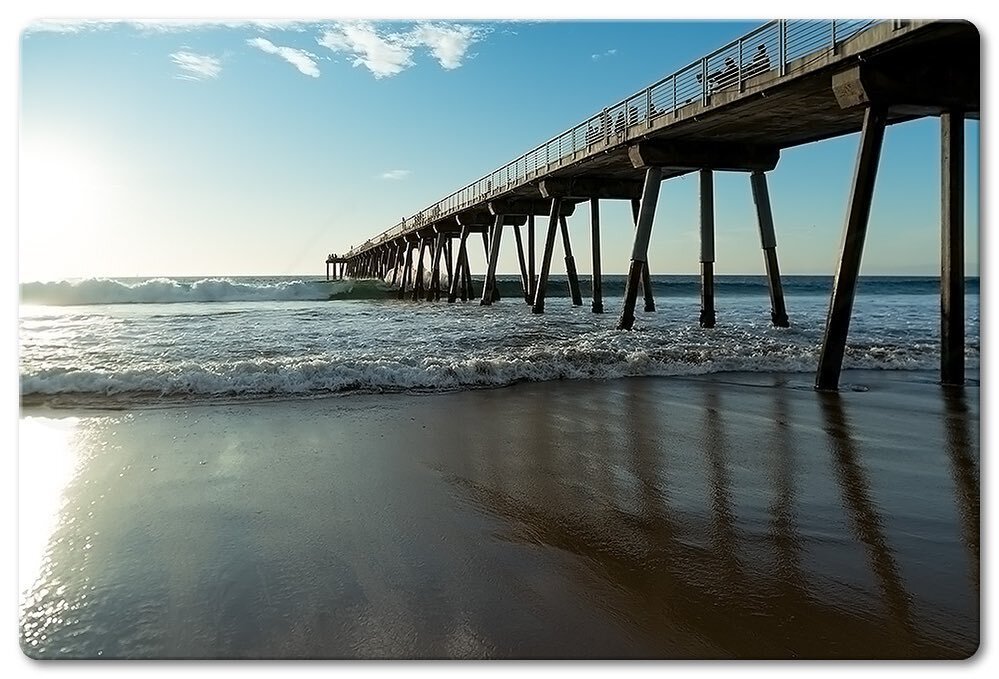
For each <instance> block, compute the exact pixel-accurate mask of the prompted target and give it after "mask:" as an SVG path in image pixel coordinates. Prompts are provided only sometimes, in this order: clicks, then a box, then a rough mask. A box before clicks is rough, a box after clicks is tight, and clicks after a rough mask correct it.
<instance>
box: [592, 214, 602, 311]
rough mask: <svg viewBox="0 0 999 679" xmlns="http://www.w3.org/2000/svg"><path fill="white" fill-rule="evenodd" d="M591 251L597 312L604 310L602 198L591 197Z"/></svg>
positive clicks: (594, 302)
mask: <svg viewBox="0 0 999 679" xmlns="http://www.w3.org/2000/svg"><path fill="white" fill-rule="evenodd" d="M590 251H591V253H592V254H593V282H592V283H591V287H592V288H593V306H592V310H593V313H595V314H602V313H603V312H604V298H603V281H602V280H601V275H600V199H599V198H590Z"/></svg>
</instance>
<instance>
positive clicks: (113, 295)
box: [19, 276, 979, 407]
mask: <svg viewBox="0 0 999 679" xmlns="http://www.w3.org/2000/svg"><path fill="white" fill-rule="evenodd" d="M623 286H624V281H623V277H620V276H608V277H606V279H605V282H604V294H605V298H604V306H605V309H606V311H607V313H604V314H594V313H592V312H591V311H590V308H589V303H590V302H589V300H588V299H586V295H587V294H589V290H588V286H587V285H586V284H585V281H584V286H583V295H584V306H582V307H576V308H573V307H572V306H571V304H570V300H569V299H568V297H567V294H566V284H565V281H564V278H562V279H560V278H559V277H554V278H553V279H552V280H551V281H550V283H549V290H550V293H549V298H550V299H549V302H548V304H547V305H546V308H545V313H544V314H543V315H535V314H532V313H531V312H530V307H529V306H528V305H527V304H526V303H525V302H524V299H523V296H522V293H521V291H520V283H519V278H518V277H512V276H502V277H500V290H501V294H502V295H503V299H502V300H501V301H500V302H498V303H496V304H494V305H492V306H487V307H482V306H480V305H479V304H478V301H477V300H475V301H471V302H465V303H461V302H458V303H455V304H448V303H447V302H446V301H443V300H442V301H439V302H431V303H427V302H418V303H414V302H412V301H410V300H399V299H398V298H397V295H396V293H395V291H394V290H392V289H391V288H390V286H389V285H387V284H386V283H385V282H384V281H350V280H347V281H325V280H322V279H314V278H308V277H233V278H225V277H208V278H193V279H183V278H177V279H172V278H152V279H118V280H113V279H88V280H82V281H61V282H32V283H24V284H22V285H21V306H20V318H19V322H20V329H19V364H20V391H21V397H22V401H23V402H25V403H50V404H53V405H72V406H99V407H105V406H109V405H112V406H113V405H116V404H117V405H129V404H133V403H143V404H150V403H151V404H165V405H169V404H174V403H187V402H192V401H195V402H202V401H213V400H246V399H250V400H254V399H268V398H281V397H321V396H329V395H340V396H344V395H349V394H352V393H371V392H400V391H449V390H461V389H469V388H483V387H501V386H505V385H509V384H513V383H516V382H521V381H543V380H559V379H594V378H595V379H608V378H617V377H626V376H640V375H691V374H701V373H713V372H728V371H753V372H770V371H782V372H802V373H808V372H811V371H813V370H814V368H815V365H816V362H817V356H818V351H819V346H820V344H821V333H822V328H823V326H824V323H825V316H826V312H827V309H828V300H829V290H830V287H831V279H830V278H829V277H826V276H787V277H785V279H784V289H785V295H786V300H787V307H788V313H789V316H790V319H791V327H790V328H786V329H777V328H773V327H771V325H770V313H769V309H770V308H769V299H768V297H767V287H766V280H765V279H764V278H763V277H762V276H722V277H719V278H718V281H717V284H716V308H717V310H718V325H717V327H716V328H713V329H703V328H700V327H698V325H697V317H698V309H699V299H698V294H699V287H698V286H699V284H698V281H697V278H696V277H694V276H655V277H653V288H654V290H655V293H656V302H657V307H658V308H657V311H656V312H654V313H642V312H641V304H639V311H638V313H637V320H636V324H635V330H634V331H632V332H626V331H618V330H617V329H616V325H617V319H618V315H619V313H620V309H621V304H622V297H623ZM967 293H968V294H967V297H966V307H967V309H966V318H967V354H968V358H967V363H968V366H969V368H971V369H977V366H978V359H979V303H978V299H979V298H978V279H977V278H975V279H969V280H968V285H967ZM938 355H939V282H938V280H937V279H935V278H930V277H911V278H896V277H867V278H862V279H861V283H860V287H859V292H858V296H857V301H856V304H855V308H854V318H853V322H852V323H851V327H850V338H849V343H848V350H847V356H846V360H845V366H844V367H846V368H874V369H885V370H926V369H935V368H936V366H937V363H938V360H939V359H938Z"/></svg>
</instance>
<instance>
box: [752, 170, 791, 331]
mask: <svg viewBox="0 0 999 679" xmlns="http://www.w3.org/2000/svg"><path fill="white" fill-rule="evenodd" d="M749 181H750V185H751V187H752V189H753V203H755V205H756V218H757V222H758V223H759V227H760V245H761V246H762V247H763V260H764V265H765V266H766V272H767V286H768V288H769V290H770V321H771V322H772V323H773V324H774V326H775V327H777V328H786V327H788V325H789V323H788V320H787V309H786V307H785V306H784V288H783V287H782V285H781V280H780V267H778V265H777V237H776V236H775V235H774V215H773V211H772V210H771V208H770V193H769V191H768V190H767V176H766V174H764V173H763V171H761V170H754V171H753V173H752V174H751V175H750V176H749Z"/></svg>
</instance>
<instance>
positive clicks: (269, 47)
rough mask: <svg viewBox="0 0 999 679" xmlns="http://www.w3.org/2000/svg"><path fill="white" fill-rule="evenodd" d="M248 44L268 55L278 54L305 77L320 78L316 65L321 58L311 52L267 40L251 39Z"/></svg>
mask: <svg viewBox="0 0 999 679" xmlns="http://www.w3.org/2000/svg"><path fill="white" fill-rule="evenodd" d="M246 44H247V45H250V46H251V47H256V48H257V49H258V50H261V51H262V52H266V53H267V54H276V55H277V56H279V57H281V58H282V59H284V60H285V61H287V62H288V63H289V64H291V65H292V66H294V67H295V68H297V69H298V70H299V72H301V73H304V74H305V75H308V76H312V77H313V78H318V77H319V66H318V65H317V64H316V60H317V59H318V58H319V57H317V56H316V55H315V54H312V53H311V52H306V51H305V50H300V49H297V48H295V47H283V46H281V45H275V44H274V43H272V42H271V41H270V40H268V39H267V38H250V39H249V40H247V41H246Z"/></svg>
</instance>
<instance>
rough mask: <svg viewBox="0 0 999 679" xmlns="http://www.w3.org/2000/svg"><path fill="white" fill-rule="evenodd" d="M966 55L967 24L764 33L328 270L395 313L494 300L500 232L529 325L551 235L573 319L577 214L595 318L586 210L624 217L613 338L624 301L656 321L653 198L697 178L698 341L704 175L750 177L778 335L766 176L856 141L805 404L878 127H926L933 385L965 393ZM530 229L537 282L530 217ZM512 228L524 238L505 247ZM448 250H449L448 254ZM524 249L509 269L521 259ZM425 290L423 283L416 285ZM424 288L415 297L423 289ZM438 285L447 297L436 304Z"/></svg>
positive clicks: (843, 281) (851, 260)
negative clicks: (424, 305)
mask: <svg viewBox="0 0 999 679" xmlns="http://www.w3.org/2000/svg"><path fill="white" fill-rule="evenodd" d="M979 100H980V38H979V34H978V31H977V29H976V28H975V27H974V26H973V25H971V24H969V23H967V22H954V21H927V20H911V21H909V20H905V21H903V20H888V21H844V20H833V21H814V20H801V21H797V20H795V21H786V20H780V21H771V22H769V23H766V24H764V25H762V26H760V27H759V28H757V29H755V30H753V31H751V32H749V33H747V34H746V35H744V36H742V37H741V38H739V39H738V40H735V41H733V42H731V43H729V44H728V45H725V46H724V47H722V48H720V49H718V50H715V51H714V52H712V53H711V54H709V55H707V56H705V57H703V58H701V59H699V60H697V61H695V62H693V63H692V64H690V65H688V66H686V67H684V68H682V69H680V70H679V71H677V72H675V73H673V74H671V75H669V76H667V77H666V78H663V79H661V80H659V81H658V82H656V83H654V84H652V85H650V86H649V87H647V88H645V89H644V90H642V91H640V92H637V93H636V94H634V95H632V96H630V97H628V98H627V99H625V100H623V101H620V102H618V103H616V104H614V105H613V106H610V107H607V108H605V109H603V110H602V111H600V112H599V113H598V114H596V115H595V116H593V117H591V118H589V119H588V120H585V121H583V122H581V123H579V124H578V125H576V126H575V127H573V128H571V129H569V130H567V131H565V132H563V133H562V134H560V135H558V136H556V137H554V138H552V139H550V140H549V141H547V142H545V143H543V144H541V145H539V146H537V147H535V148H533V149H531V150H530V151H528V152H527V153H525V154H523V155H522V156H520V157H519V158H517V159H515V160H513V161H511V162H509V163H507V164H506V165H504V166H503V167H500V168H499V169H497V170H495V171H493V172H491V173H490V174H488V175H486V176H484V177H481V178H479V179H478V180H476V181H474V182H472V183H471V184H469V185H467V186H465V187H463V188H461V189H459V190H457V191H455V192H454V193H452V194H450V195H448V196H446V197H445V198H442V199H441V200H439V201H437V202H436V203H434V204H433V205H430V206H429V207H427V208H425V209H423V210H421V211H420V212H418V213H416V214H415V215H413V216H412V217H409V218H407V219H404V220H403V221H402V222H400V223H399V224H396V225H395V226H393V227H391V228H389V229H388V230H386V231H385V232H383V233H381V234H379V235H377V236H375V237H373V238H371V239H370V240H368V241H367V242H365V243H364V244H362V245H361V246H359V247H356V248H353V249H351V250H350V251H349V252H347V253H346V254H344V255H342V256H339V257H334V256H333V255H331V256H330V257H328V258H327V277H328V276H329V265H330V264H334V265H335V266H337V267H339V269H340V271H339V273H340V275H344V274H346V275H347V276H351V277H379V278H387V277H389V276H391V283H392V284H393V285H398V286H399V295H400V297H405V296H406V295H407V291H408V292H409V294H410V295H411V296H412V298H413V299H415V300H431V301H433V300H439V299H441V297H442V296H446V297H447V300H448V301H449V302H454V301H456V300H457V299H459V298H460V299H462V300H468V299H473V298H475V297H477V296H478V297H480V303H481V304H492V303H493V302H495V301H497V300H498V299H499V295H498V294H497V290H496V263H497V260H498V257H499V250H500V244H501V240H502V235H503V230H504V227H512V230H513V235H514V240H515V242H516V247H517V253H518V259H519V263H520V273H521V280H522V284H523V292H524V300H525V301H526V302H527V303H529V304H530V305H531V308H532V311H533V312H534V313H543V312H544V307H545V296H546V287H547V283H548V276H549V271H550V267H551V260H552V256H553V253H554V248H555V244H556V241H557V240H559V235H561V242H562V250H563V255H564V257H565V264H566V273H567V276H568V279H569V286H570V291H571V298H572V303H573V305H574V306H581V305H582V304H583V302H582V298H581V295H580V291H579V283H578V275H577V273H576V265H575V259H574V257H573V254H572V248H571V243H570V241H569V232H568V228H567V225H566V217H569V216H570V215H572V213H573V212H574V210H575V207H576V205H577V204H579V203H583V202H587V203H589V207H590V215H591V229H590V232H591V238H592V248H591V249H592V253H593V300H592V310H593V311H594V312H597V313H600V312H603V310H604V309H603V300H602V291H601V273H600V272H601V266H600V265H601V261H600V210H599V202H600V200H628V201H630V202H631V205H632V211H633V215H634V222H635V230H634V246H633V249H632V253H631V261H630V263H629V267H628V272H629V273H628V284H627V288H626V292H625V301H624V308H623V309H622V311H621V317H620V321H619V323H618V327H619V328H621V329H630V328H631V327H632V326H633V324H634V320H635V315H634V314H635V305H636V302H637V300H638V296H639V290H640V289H641V290H642V292H643V298H644V308H645V309H646V311H654V310H655V300H654V298H653V295H652V287H651V284H650V279H649V262H648V246H649V240H650V237H651V231H652V223H653V219H654V217H655V212H656V204H657V201H658V196H659V188H660V184H661V182H662V181H664V180H667V179H670V178H672V177H677V176H680V175H684V174H688V173H691V172H697V173H699V179H700V201H701V205H700V236H701V252H700V261H701V284H702V293H701V312H700V318H699V322H700V324H701V325H702V326H704V327H712V326H714V324H715V309H714V259H715V257H714V198H713V186H714V183H713V182H714V180H713V173H714V172H715V171H733V172H744V173H747V174H749V179H750V183H751V187H752V193H753V200H754V203H755V205H756V212H757V217H758V223H759V232H760V243H761V248H762V250H763V261H764V268H765V271H766V275H767V280H768V283H769V289H770V301H771V320H772V322H773V324H774V325H776V326H779V327H784V326H787V325H788V324H789V320H788V314H787V309H786V307H785V304H784V295H783V290H782V287H781V279H780V269H779V264H778V257H777V240H776V235H775V228H774V223H773V215H772V211H771V208H770V197H769V192H768V187H767V175H766V173H767V172H769V171H771V170H773V169H774V168H775V167H776V166H777V164H778V162H779V160H780V153H781V151H782V150H783V149H786V148H791V147H794V146H799V145H801V144H807V143H810V142H814V141H819V140H822V139H827V138H831V137H837V136H841V135H845V134H851V133H855V132H858V131H860V132H861V136H860V146H859V150H858V155H857V163H856V168H855V172H854V177H853V182H852V189H851V194H850V198H849V200H848V205H847V211H846V220H845V227H844V235H843V244H842V249H841V253H840V258H839V263H838V266H837V272H836V277H835V281H834V283H833V290H832V294H831V300H830V306H829V315H828V320H827V324H826V331H825V335H824V340H823V345H822V351H821V355H820V359H819V366H818V369H817V374H816V381H815V384H816V387H817V388H819V389H827V390H834V389H836V388H837V386H838V382H839V373H840V370H841V367H842V362H843V355H844V351H845V346H846V339H847V332H848V329H849V323H850V316H851V312H852V307H853V299H854V295H855V292H856V284H857V276H858V274H859V271H860V260H861V255H862V251H863V245H864V239H865V234H866V230H867V222H868V216H869V213H870V207H871V202H872V199H873V193H874V181H875V177H876V174H877V167H878V161H879V158H880V153H881V146H882V141H883V138H884V131H885V127H886V126H887V125H890V124H894V123H898V122H904V121H907V120H912V119H915V118H920V117H924V116H939V117H940V120H941V173H942V192H941V201H942V205H941V222H942V224H941V227H942V241H941V380H942V382H943V383H945V384H960V383H962V382H963V380H964V306H963V304H964V302H963V300H964V213H963V209H964V208H963V206H964V121H965V119H966V118H972V119H977V118H978V116H979ZM539 215H540V216H544V217H547V228H546V230H545V233H544V241H543V248H542V251H541V261H540V270H538V267H537V260H536V253H535V218H536V217H537V216H539ZM525 224H526V227H527V229H526V230H527V233H526V238H525V234H523V233H522V227H523V226H524V225H525ZM473 233H479V234H481V235H482V239H483V243H484V245H485V249H486V261H487V270H486V271H485V272H484V276H483V278H482V284H481V288H480V291H481V294H477V291H476V289H475V286H474V283H473V281H472V276H471V272H470V270H469V266H468V257H467V247H468V246H467V241H468V238H469V236H470V235H471V234H473ZM455 240H457V241H458V243H457V247H455V246H454V241H455ZM524 240H526V241H527V242H526V250H527V252H526V255H525V243H524ZM428 273H429V276H428V275H427V274H428ZM427 280H429V283H427V282H426V281H427ZM445 286H446V287H445Z"/></svg>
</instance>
